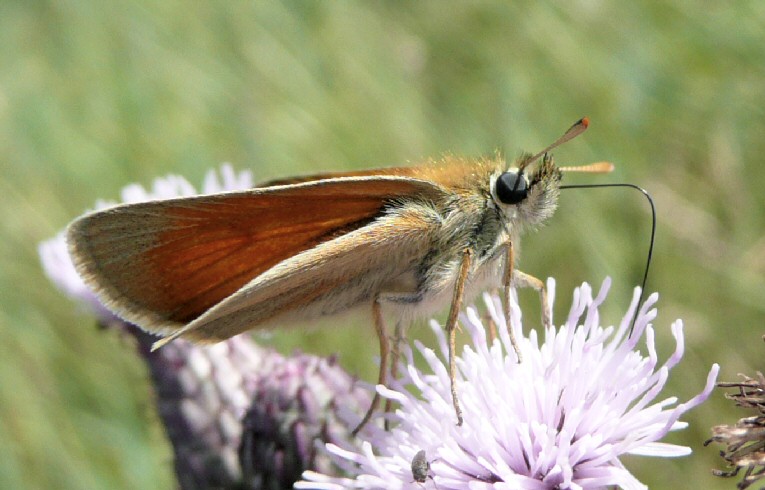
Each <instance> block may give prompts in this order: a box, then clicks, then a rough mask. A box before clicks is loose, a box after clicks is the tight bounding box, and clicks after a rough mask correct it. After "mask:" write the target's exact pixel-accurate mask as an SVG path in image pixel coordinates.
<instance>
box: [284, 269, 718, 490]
mask: <svg viewBox="0 0 765 490" xmlns="http://www.w3.org/2000/svg"><path fill="white" fill-rule="evenodd" d="M609 284H610V282H609V281H608V280H606V281H605V283H604V285H603V287H602V289H601V291H600V293H599V294H598V295H597V297H596V298H593V297H592V292H591V289H590V287H589V286H588V285H587V284H584V285H582V287H581V288H579V289H577V290H576V291H575V292H574V300H573V305H572V307H571V312H570V313H569V315H568V318H567V319H566V322H565V323H564V324H563V325H562V326H561V327H560V328H557V329H556V328H552V329H549V330H544V332H543V338H542V339H540V338H538V336H537V332H536V331H533V330H532V331H531V332H529V335H528V336H522V334H521V314H520V309H519V308H518V305H517V303H515V304H513V305H512V311H513V315H512V318H511V321H510V323H511V326H512V328H513V329H514V332H515V336H516V338H517V339H519V344H520V349H521V351H522V355H523V362H521V363H518V362H517V358H516V356H515V354H514V351H513V348H512V346H511V344H510V339H509V336H508V334H507V331H506V328H507V327H506V319H505V317H504V316H503V314H502V308H501V305H500V301H499V299H498V298H497V297H494V296H488V295H486V296H485V301H486V304H487V307H488V312H489V315H490V316H491V318H492V320H493V321H494V322H495V323H496V325H497V327H498V331H499V332H500V338H499V339H497V340H496V341H494V342H490V341H489V340H488V338H487V334H486V330H485V328H484V326H483V322H482V319H481V318H480V317H479V314H478V313H477V312H476V310H475V309H473V308H468V310H467V312H466V313H465V314H463V315H461V317H460V321H461V323H462V326H463V328H464V329H465V330H466V331H467V333H468V334H469V335H470V336H471V340H472V342H471V344H470V345H467V346H466V347H465V348H464V351H463V352H462V354H461V355H460V356H459V357H458V359H457V366H458V374H457V390H458V393H459V399H460V403H461V405H462V410H463V415H464V423H463V425H462V426H460V427H458V426H456V424H455V422H456V418H455V414H454V408H453V407H452V402H451V396H450V391H449V376H448V369H447V367H446V361H445V360H446V358H447V346H446V339H445V336H444V333H443V329H442V327H440V326H439V325H438V324H436V323H435V322H433V323H432V328H433V331H434V332H435V333H436V335H437V336H438V338H439V351H440V355H439V354H438V353H436V352H435V351H433V350H432V349H430V348H428V347H425V346H424V345H422V344H420V343H417V344H416V347H417V351H418V352H419V354H420V355H421V356H422V357H423V358H424V359H425V361H426V362H427V364H428V366H429V369H428V370H427V371H420V370H419V369H418V368H416V367H415V365H414V362H413V354H412V351H411V349H405V350H404V352H405V356H406V362H405V363H402V365H401V367H400V371H401V372H402V373H403V375H402V376H401V377H400V378H399V379H398V380H395V381H393V382H392V383H391V386H390V388H385V387H382V386H378V387H377V391H378V392H379V393H380V394H381V395H383V396H384V397H386V398H388V399H390V400H394V401H396V402H397V403H398V404H399V408H398V409H397V410H396V411H395V413H393V414H388V415H382V414H378V416H377V420H373V422H372V423H370V424H368V426H367V427H366V428H365V430H364V431H363V432H362V435H361V437H362V439H364V442H363V444H362V448H361V450H358V449H355V448H353V447H351V446H347V447H341V446H338V445H332V444H328V445H327V446H326V450H327V451H328V452H329V453H330V454H332V455H333V458H334V460H335V462H336V463H337V464H338V465H340V466H341V467H342V468H344V469H345V471H346V472H347V473H348V476H347V477H344V478H340V477H331V476H327V475H323V474H319V473H317V472H311V471H308V472H305V473H304V474H303V478H304V481H303V482H299V483H298V484H296V486H295V488H302V489H309V488H310V489H332V490H335V489H337V490H339V489H345V488H358V489H406V488H412V489H421V488H423V486H425V487H427V488H438V489H441V490H446V489H463V488H470V489H489V488H502V489H534V490H542V489H595V488H606V487H609V486H614V485H615V486H619V487H621V488H624V489H641V488H645V486H644V485H643V484H642V483H640V481H638V480H637V478H636V477H635V476H633V475H632V474H631V473H630V472H629V471H628V470H627V469H626V468H625V467H624V466H623V465H622V463H621V462H620V460H619V457H620V456H621V455H623V454H637V455H642V456H659V457H673V456H683V455H686V454H689V453H690V448H687V447H683V446H677V445H673V444H666V443H661V442H658V441H659V440H660V439H662V438H663V437H664V436H665V435H666V434H667V433H668V432H669V431H671V430H676V429H681V428H684V427H685V426H686V424H685V423H684V422H680V421H679V418H680V417H681V416H682V415H683V414H684V413H685V412H687V411H688V410H690V409H691V408H693V407H695V406H697V405H698V404H700V403H701V402H703V401H704V400H705V399H706V398H707V397H708V396H709V394H710V392H711V390H712V388H713V386H714V382H715V379H716V377H717V373H718V370H719V368H718V366H717V365H713V366H712V369H711V370H710V372H709V375H708V376H707V380H706V385H705V387H704V388H703V390H702V392H701V393H700V394H699V395H697V396H696V397H694V398H693V399H691V400H689V401H688V402H686V403H682V404H679V405H677V399H676V398H675V397H672V396H669V397H666V398H658V399H657V396H658V395H659V392H660V391H661V390H662V388H663V387H664V385H665V383H666V381H667V377H668V375H669V371H670V370H671V369H672V368H673V367H674V366H675V365H676V364H677V363H678V362H679V361H680V358H681V357H682V354H683V331H682V322H681V321H679V320H678V321H676V322H675V323H673V324H672V327H671V329H672V333H673V335H674V337H675V340H676V343H677V348H676V350H675V352H674V354H673V355H672V356H671V357H670V358H669V359H668V360H667V361H665V362H664V363H663V364H659V361H658V358H657V354H656V349H655V346H654V330H653V327H652V325H651V322H652V321H653V320H654V318H655V317H656V310H655V309H654V308H653V305H654V304H655V303H656V300H657V298H658V296H657V295H656V294H654V295H651V296H650V297H649V298H648V300H647V301H646V302H645V304H644V305H643V307H642V308H641V309H640V311H639V313H638V316H637V320H636V322H635V326H634V330H633V332H632V335H631V336H630V335H629V330H630V324H631V321H632V318H633V316H634V311H635V308H637V306H638V305H637V303H638V291H636V292H635V296H634V299H633V301H632V304H631V306H630V308H629V309H628V311H627V313H626V314H625V315H624V318H623V319H622V321H621V323H620V325H619V326H618V328H614V327H607V328H604V327H602V326H600V315H599V312H598V308H599V306H600V305H601V303H602V302H603V300H604V299H605V296H606V292H607V290H608V288H609ZM548 287H549V291H550V298H551V299H550V301H551V303H552V299H553V298H552V297H553V294H554V287H555V285H554V282H553V281H552V280H550V282H549V284H548ZM642 339H645V340H644V342H645V344H644V349H645V350H646V351H647V355H645V354H642V353H641V352H639V351H638V350H637V347H638V343H639V342H641V343H642V342H643V340H642ZM386 416H387V417H388V418H389V419H390V420H391V421H392V422H393V429H392V430H390V431H388V432H386V431H385V430H383V429H382V428H381V425H382V424H381V423H380V420H379V419H380V418H382V417H386ZM349 417H350V415H349ZM422 450H424V451H425V455H426V458H427V463H429V468H428V469H427V471H428V474H427V477H424V475H423V474H422V473H421V471H422V468H423V466H426V465H424V464H423V462H422V461H418V460H417V458H416V455H417V453H418V452H420V451H422ZM420 459H421V456H420ZM413 463H415V464H414V465H413ZM413 468H414V469H416V470H417V471H415V473H420V474H417V475H413ZM415 477H416V478H417V480H419V481H415ZM423 479H424V480H425V481H424V482H422V480H423Z"/></svg>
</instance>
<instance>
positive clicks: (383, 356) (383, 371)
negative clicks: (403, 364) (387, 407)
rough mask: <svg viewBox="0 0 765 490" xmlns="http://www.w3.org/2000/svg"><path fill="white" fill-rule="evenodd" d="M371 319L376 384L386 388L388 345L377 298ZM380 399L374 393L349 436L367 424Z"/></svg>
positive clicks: (378, 395)
mask: <svg viewBox="0 0 765 490" xmlns="http://www.w3.org/2000/svg"><path fill="white" fill-rule="evenodd" d="M372 317H373V318H374V324H375V331H376V332H377V338H378V340H379V341H380V372H379V373H378V375H377V384H381V385H383V386H387V381H388V379H387V377H388V357H389V354H390V344H389V343H388V336H387V334H386V332H385V322H384V321H383V317H382V308H381V306H380V299H379V298H375V299H374V301H373V302H372ZM380 398H381V397H380V394H379V393H378V392H377V391H375V396H374V398H373V399H372V404H371V405H370V406H369V410H367V413H366V415H364V418H363V419H361V422H359V425H357V426H356V428H355V429H353V432H351V434H353V435H354V436H355V435H356V434H358V433H359V431H360V430H361V429H362V428H363V427H364V426H365V425H366V423H367V422H369V419H370V418H372V414H373V413H374V412H375V410H377V408H378V407H379V406H380Z"/></svg>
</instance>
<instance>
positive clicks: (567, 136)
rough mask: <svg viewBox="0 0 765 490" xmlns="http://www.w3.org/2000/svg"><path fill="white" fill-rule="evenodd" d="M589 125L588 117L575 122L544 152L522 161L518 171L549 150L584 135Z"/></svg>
mask: <svg viewBox="0 0 765 490" xmlns="http://www.w3.org/2000/svg"><path fill="white" fill-rule="evenodd" d="M589 125H590V118H589V117H583V118H581V119H580V120H578V121H577V122H575V123H574V124H573V125H572V126H571V127H570V128H568V130H567V131H566V132H565V133H563V136H561V137H560V138H558V139H557V140H555V141H553V142H552V144H551V145H549V146H548V147H547V148H545V149H544V150H542V151H540V152H539V153H537V154H536V155H533V156H531V157H530V158H527V159H525V160H524V161H523V163H522V164H521V168H520V170H523V169H524V168H526V167H528V166H529V165H531V164H532V163H534V162H536V161H537V160H539V159H540V158H541V157H542V156H543V155H544V154H545V153H547V152H549V151H550V150H552V149H554V148H557V147H559V146H560V145H562V144H563V143H565V142H567V141H570V140H572V139H574V138H576V137H577V136H579V135H580V134H582V133H584V130H585V129H587V128H588V127H589Z"/></svg>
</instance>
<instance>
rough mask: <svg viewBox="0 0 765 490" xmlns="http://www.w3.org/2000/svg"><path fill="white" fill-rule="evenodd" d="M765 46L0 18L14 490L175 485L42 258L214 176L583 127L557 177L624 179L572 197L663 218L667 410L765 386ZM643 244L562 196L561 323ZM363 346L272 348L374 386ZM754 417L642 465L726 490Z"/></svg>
mask: <svg viewBox="0 0 765 490" xmlns="http://www.w3.org/2000/svg"><path fill="white" fill-rule="evenodd" d="M763 25H765V4H763V3H761V2H758V1H754V0H752V1H748V2H746V1H745V2H735V3H713V2H704V3H702V4H700V3H699V2H694V1H690V0H688V1H677V2H644V1H638V2H619V1H615V0H611V1H608V0H603V1H598V0H589V1H574V2H555V3H542V2H440V1H426V2H417V3H413V2H374V3H369V2H363V3H362V2H359V3H351V2H344V1H343V2H310V3H309V2H285V3H275V2H254V1H250V2H180V1H175V0H169V1H168V0H166V1H162V2H159V1H142V2H116V1H112V0H106V1H100V2H94V1H85V0H81V1H77V0H69V1H63V2H27V1H13V0H9V1H5V2H2V4H0V222H1V223H2V227H1V228H0V229H1V230H2V237H1V239H0V261H1V262H0V325H2V333H3V341H2V342H0V487H1V488H62V489H68V488H72V489H74V488H114V489H119V488H125V489H128V488H168V489H169V488H173V487H174V483H173V476H172V474H171V472H172V464H171V462H170V457H171V456H170V452H169V449H168V447H167V443H166V442H165V440H164V435H163V433H162V429H161V427H160V426H159V424H158V422H157V418H156V415H155V412H154V408H153V401H152V396H151V394H150V393H149V391H148V383H147V378H146V373H145V371H144V368H143V366H142V365H141V364H140V362H139V361H138V359H137V358H136V357H135V356H134V355H133V354H132V352H131V346H130V345H129V344H128V343H126V342H125V341H124V340H123V339H119V338H116V337H115V336H114V335H112V334H105V333H99V332H98V331H97V330H96V328H95V326H94V324H93V320H92V318H91V317H89V316H88V315H86V314H83V313H80V312H78V311H77V310H76V308H73V305H72V303H71V302H69V301H68V300H67V299H66V298H64V297H63V296H62V295H61V294H59V293H58V292H57V291H56V290H54V289H53V287H52V286H51V285H50V284H49V283H48V281H47V280H46V278H45V277H44V275H43V273H42V271H41V268H40V266H39V262H38V258H37V252H36V245H37V243H38V242H39V241H41V240H43V239H46V238H49V237H50V236H52V235H53V234H55V233H56V232H57V231H58V230H59V229H61V228H62V227H63V226H65V224H66V223H67V222H68V221H70V220H71V219H72V218H74V217H75V216H77V215H78V214H79V213H81V212H82V211H84V210H85V209H87V208H88V207H90V206H92V203H93V202H94V201H95V200H96V199H97V198H116V197H117V192H118V190H119V189H120V188H121V187H122V186H123V185H125V184H127V183H130V182H134V181H137V182H140V183H143V184H148V183H150V181H151V179H152V178H154V177H157V176H161V175H164V174H167V173H171V172H172V173H180V174H183V175H184V176H186V177H188V178H189V179H190V180H191V181H192V182H194V183H195V184H198V183H199V182H200V180H201V177H202V175H203V174H204V172H205V170H207V169H208V168H210V167H213V166H217V165H218V164H219V163H220V162H222V161H230V162H232V163H233V164H234V165H235V167H237V168H250V169H252V170H253V171H254V173H255V175H256V177H258V178H262V179H264V180H265V179H268V178H273V177H278V176H288V175H292V174H299V173H305V172H315V171H329V170H347V169H352V168H362V167H371V166H379V165H387V164H402V163H405V162H417V161H418V160H420V159H421V158H423V157H427V156H434V155H438V154H442V153H444V152H453V153H461V154H469V155H479V154H485V153H492V152H494V151H495V150H496V149H500V150H502V151H504V152H506V153H507V154H508V156H510V157H513V156H515V155H517V154H518V153H519V152H520V151H521V150H528V151H534V150H537V149H539V148H541V147H543V146H545V145H546V144H548V143H549V142H550V141H552V140H553V139H554V138H555V137H557V136H558V135H559V134H560V133H561V132H562V131H563V130H564V129H565V128H567V127H568V126H569V125H570V124H571V123H572V122H573V121H575V120H576V119H578V118H579V117H581V116H582V115H589V116H590V117H591V120H592V126H591V129H590V130H589V131H588V132H587V133H586V134H585V135H583V136H582V137H580V138H579V139H577V140H576V141H574V142H571V143H568V144H567V145H565V146H564V147H562V148H560V149H558V150H557V151H556V157H557V160H558V162H561V163H563V162H565V163H572V164H579V163H587V162H591V161H597V160H610V161H613V162H614V163H616V165H617V170H616V172H615V173H614V174H612V175H608V176H582V175H571V176H569V177H567V180H568V181H569V182H620V181H628V182H633V183H637V184H639V185H641V186H643V187H645V188H646V189H648V190H649V191H650V192H651V193H652V194H653V196H654V198H655V200H656V203H657V206H658V213H659V223H658V238H657V242H656V250H655V255H654V261H653V264H652V272H651V277H650V279H649V285H648V287H649V289H650V290H656V291H659V292H660V293H661V300H660V302H659V312H660V314H659V318H658V320H657V322H656V326H657V329H658V335H659V336H660V337H665V338H667V337H669V324H670V322H671V321H672V320H674V319H675V318H677V317H681V318H683V319H684V320H685V321H686V329H687V331H686V340H687V350H688V353H687V354H686V362H684V364H683V366H681V369H682V370H683V371H684V375H683V376H681V377H680V379H683V380H684V381H683V383H682V384H680V385H674V386H672V387H671V389H672V391H673V392H675V393H678V394H679V396H680V397H681V399H687V398H689V397H690V396H692V394H694V393H696V392H698V391H699V389H700V388H701V386H702V384H703V382H704V379H705V376H706V372H707V370H708V369H709V366H710V365H711V363H712V362H719V363H721V365H722V368H723V372H722V374H721V378H722V379H732V378H734V377H735V376H736V373H738V372H746V373H750V374H751V373H754V372H755V371H756V370H758V369H759V370H762V369H765V368H764V367H763V365H762V360H763V359H764V358H765V356H763V352H764V351H765V345H763V344H762V342H761V341H760V340H759V339H760V335H761V334H762V333H763V328H762V325H763V319H765V233H764V231H765V202H764V201H765V192H763V191H762V186H763V184H764V183H765V165H763V162H762V159H763V157H762V155H763V154H765V137H764V135H765V30H763ZM649 227H650V214H649V212H648V208H647V205H646V203H645V201H644V200H643V199H641V198H640V195H639V194H638V193H636V192H633V191H626V190H609V189H599V190H592V191H565V193H564V195H563V196H562V198H561V209H560V211H559V212H558V214H557V215H556V216H555V217H554V218H553V219H552V220H551V223H550V224H549V226H547V227H545V228H543V229H542V230H540V231H539V232H537V233H535V234H533V235H529V236H527V237H525V240H524V242H523V256H522V261H521V267H522V268H523V269H524V270H525V271H527V272H529V273H532V274H534V275H536V276H538V277H543V278H544V277H546V276H549V275H552V276H555V277H556V278H557V280H558V288H559V289H558V302H559V308H557V309H556V311H560V312H563V311H566V310H567V308H568V301H569V300H568V296H569V291H570V290H571V288H573V287H574V286H576V285H578V284H579V283H580V282H581V281H585V280H587V281H590V282H592V283H595V284H598V283H599V282H600V281H601V279H602V278H603V277H604V276H605V275H611V276H612V277H613V278H614V283H615V289H614V290H613V294H612V295H611V296H610V299H609V303H611V304H612V306H613V308H612V310H611V311H613V312H614V313H613V314H614V315H616V314H617V312H620V311H623V310H624V309H625V306H626V303H627V302H628V300H629V297H630V289H631V288H632V287H633V286H634V285H635V284H637V283H638V281H639V279H640V277H641V276H642V267H643V263H644V261H645V253H646V247H647V241H648V231H649ZM522 296H523V299H524V301H526V303H527V305H528V306H527V309H529V311H534V310H533V309H530V308H534V307H536V305H537V303H536V302H535V300H536V299H535V297H534V295H533V293H522ZM559 314H561V313H559ZM606 320H607V322H608V321H611V322H615V321H617V320H618V318H616V317H612V318H606ZM607 322H606V323H607ZM337 323H338V322H333V325H336V324H337ZM364 329H368V330H364ZM414 334H415V335H416V334H417V332H416V331H415V332H414ZM371 338H373V336H372V334H371V326H370V325H369V323H368V322H366V321H365V320H363V318H361V317H360V318H359V319H358V320H357V321H355V322H349V325H348V326H347V327H342V328H339V327H337V326H334V327H329V328H323V329H314V330H310V331H308V332H305V331H297V330H294V329H293V330H291V332H289V333H283V332H279V333H276V334H275V335H274V336H273V339H272V340H271V342H272V343H274V344H276V345H279V346H281V347H282V348H285V349H290V348H293V347H302V348H304V349H307V350H310V351H311V352H313V353H330V352H338V353H339V354H340V357H341V362H342V363H343V364H344V365H345V366H346V367H347V368H348V369H349V370H351V371H354V372H357V373H359V374H360V375H362V376H364V377H366V378H367V379H371V378H372V377H373V375H374V372H375V370H376V368H375V365H374V363H373V361H372V358H373V357H374V356H375V355H376V349H377V347H376V345H375V343H373V342H370V341H369V339H371ZM667 340H668V339H667ZM659 344H660V345H662V344H664V345H666V346H667V348H670V346H673V345H674V344H673V342H671V341H665V342H662V341H661V338H660V340H659ZM740 416H741V415H740V414H739V413H738V412H735V413H734V411H733V409H732V408H730V407H727V406H726V404H725V403H723V402H722V394H719V395H718V396H717V397H716V400H713V401H711V402H710V403H707V404H706V405H704V406H702V407H701V408H699V409H697V410H695V411H694V412H692V413H691V414H690V415H689V417H688V418H687V419H686V420H687V421H688V422H690V423H691V428H690V430H686V431H683V434H682V435H680V434H678V435H677V436H675V439H673V441H672V442H676V443H679V444H687V445H689V446H692V447H693V448H694V450H695V454H694V455H693V456H691V457H689V458H683V459H679V460H673V461H666V462H661V463H660V464H661V468H662V469H661V470H659V471H657V469H656V468H655V466H656V465H657V463H655V462H652V463H650V465H651V466H650V467H649V466H648V463H645V462H643V461H641V459H640V458H639V457H635V458H632V459H629V460H628V461H627V464H628V465H629V466H630V468H631V469H633V470H634V472H635V473H636V474H637V475H638V476H639V478H640V479H641V480H643V481H646V482H648V483H649V484H650V485H651V487H653V488H721V489H722V488H733V485H734V482H733V481H726V480H722V479H718V478H713V477H712V476H711V475H710V469H711V468H712V467H719V462H718V460H717V454H716V450H714V449H712V448H706V449H705V448H702V447H701V443H702V441H703V440H705V439H706V438H708V437H709V434H710V432H709V428H710V427H711V426H713V425H718V424H721V423H732V421H733V420H736V419H738V418H740Z"/></svg>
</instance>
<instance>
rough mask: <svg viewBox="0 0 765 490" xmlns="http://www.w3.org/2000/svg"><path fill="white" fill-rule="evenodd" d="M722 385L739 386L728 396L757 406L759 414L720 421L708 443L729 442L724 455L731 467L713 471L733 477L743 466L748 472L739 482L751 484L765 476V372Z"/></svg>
mask: <svg viewBox="0 0 765 490" xmlns="http://www.w3.org/2000/svg"><path fill="white" fill-rule="evenodd" d="M717 386H719V387H721V388H737V390H738V392H737V393H732V394H726V395H725V396H726V398H729V399H731V400H734V401H735V403H736V405H738V406H740V407H743V408H750V409H754V410H755V411H756V412H757V415H754V416H751V417H745V418H743V419H740V420H739V421H738V422H736V425H718V426H716V427H713V428H712V438H711V439H709V440H708V441H706V442H705V443H704V445H707V444H710V443H712V442H719V443H722V444H725V446H726V448H725V450H724V451H720V456H722V457H723V459H725V461H726V462H727V463H728V466H731V467H732V468H733V469H731V470H729V471H720V470H713V474H715V475H717V476H723V477H733V476H736V475H738V474H739V473H740V472H741V471H742V470H743V473H744V476H743V478H742V480H741V482H739V484H738V485H737V486H736V487H737V488H740V489H744V488H749V486H750V485H752V484H754V483H757V482H758V481H760V480H761V479H763V478H765V376H763V375H762V373H757V377H755V378H750V377H748V376H744V380H743V381H741V382H733V383H719V384H718V385H717Z"/></svg>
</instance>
